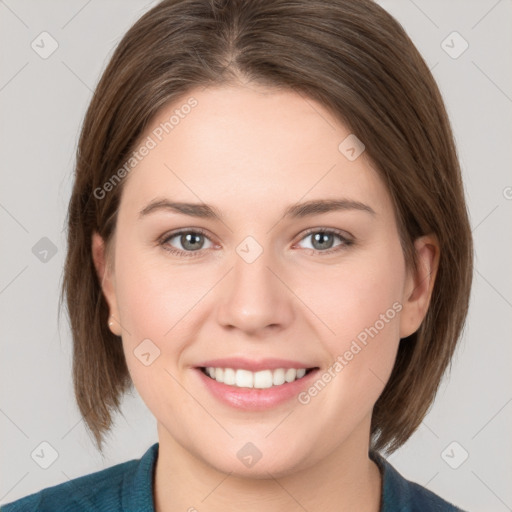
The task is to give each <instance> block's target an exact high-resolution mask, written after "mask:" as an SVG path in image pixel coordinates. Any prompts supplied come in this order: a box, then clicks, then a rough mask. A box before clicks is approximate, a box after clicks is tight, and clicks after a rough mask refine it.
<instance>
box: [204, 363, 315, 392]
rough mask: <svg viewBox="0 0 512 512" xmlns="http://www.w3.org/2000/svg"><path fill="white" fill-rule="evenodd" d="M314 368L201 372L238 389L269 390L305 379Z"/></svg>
mask: <svg viewBox="0 0 512 512" xmlns="http://www.w3.org/2000/svg"><path fill="white" fill-rule="evenodd" d="M317 369H318V367H314V368H276V369H274V370H261V371H257V372H251V371H250V370H242V369H234V368H214V367H212V366H208V367H205V366H202V367H199V370H201V372H203V373H204V374H205V375H206V376H207V377H209V378H210V379H212V380H216V381H217V382H220V383H221V384H226V385H228V386H233V387H237V388H254V389H267V388H271V387H278V386H283V385H286V384H288V383H291V382H295V381H296V380H300V379H302V378H304V377H305V376H306V375H308V374H309V373H311V372H312V371H314V370H317Z"/></svg>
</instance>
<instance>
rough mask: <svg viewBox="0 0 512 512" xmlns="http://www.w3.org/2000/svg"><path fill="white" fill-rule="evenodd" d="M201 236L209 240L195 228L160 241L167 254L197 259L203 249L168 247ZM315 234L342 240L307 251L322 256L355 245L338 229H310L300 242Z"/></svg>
mask: <svg viewBox="0 0 512 512" xmlns="http://www.w3.org/2000/svg"><path fill="white" fill-rule="evenodd" d="M185 233H186V234H190V233H192V234H196V235H197V234H199V235H203V236H205V237H206V238H208V239H209V237H208V235H207V233H206V231H204V230H203V229H201V228H194V229H181V230H179V231H175V232H171V233H169V234H166V235H164V236H163V237H162V238H161V239H160V240H159V242H158V243H159V245H160V246H161V247H162V248H163V249H164V250H165V251H167V252H169V253H170V254H173V255H177V256H184V257H187V258H190V257H196V256H199V255H200V254H201V253H202V251H203V249H200V250H199V251H182V250H181V249H175V248H174V247H170V246H169V245H167V243H168V241H169V240H171V239H173V238H175V237H177V236H179V235H182V234H185ZM313 233H325V234H332V235H336V236H337V237H338V238H339V239H340V240H341V242H342V243H341V244H340V245H337V246H335V247H333V248H331V249H328V250H326V251H319V250H318V249H305V250H307V251H312V252H313V253H315V254H320V255H322V256H324V255H328V254H332V253H335V252H339V251H341V250H343V249H346V248H347V247H350V246H351V245H354V240H351V239H348V238H346V237H345V236H343V234H342V233H343V232H342V231H340V230H337V229H333V228H312V229H309V230H307V231H306V233H305V234H304V235H303V236H302V238H301V239H300V240H299V242H301V241H302V240H303V239H304V238H306V237H307V236H309V235H311V234H313Z"/></svg>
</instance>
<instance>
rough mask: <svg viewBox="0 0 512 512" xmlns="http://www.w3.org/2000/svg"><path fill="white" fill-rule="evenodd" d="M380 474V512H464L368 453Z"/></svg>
mask: <svg viewBox="0 0 512 512" xmlns="http://www.w3.org/2000/svg"><path fill="white" fill-rule="evenodd" d="M370 457H371V458H372V460H374V461H375V462H376V463H377V465H378V466H379V468H380V470H381V474H382V498H381V501H382V507H381V512H464V511H463V510H462V509H461V508H458V507H457V506H456V505H454V504H452V503H450V502H448V501H446V500H444V499H443V498H441V497H440V496H438V495H437V494H435V493H433V492H432V491H430V490H428V489H427V488H425V487H423V486H421V485H419V484H417V483H415V482H411V481H410V480H407V479H406V478H404V477H403V476H402V475H401V474H400V473H399V472H398V471H397V470H396V469H395V468H394V467H393V466H392V465H391V464H390V463H389V462H388V461H387V460H386V459H385V458H384V457H383V456H382V455H381V454H379V453H377V452H370Z"/></svg>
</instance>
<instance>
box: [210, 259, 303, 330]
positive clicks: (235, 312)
mask: <svg viewBox="0 0 512 512" xmlns="http://www.w3.org/2000/svg"><path fill="white" fill-rule="evenodd" d="M280 269H281V267H280V266H279V265H276V262H275V260H273V261H271V258H270V257H268V256H267V253H266V252H265V251H264V252H263V253H262V254H261V255H260V256H259V257H258V258H257V259H256V260H255V261H253V262H248V261H246V260H244V258H243V257H240V256H239V255H236V256H235V258H234V268H233V269H232V270H231V272H229V274H228V276H226V279H225V280H224V284H223V287H222V288H221V289H220V290H219V299H218V301H219V302H218V308H217V315H218V322H219V324H220V325H222V326H223V327H225V328H228V329H239V330H240V331H243V332H245V333H246V334H250V335H252V336H263V335H264V333H265V332H267V331H270V332H272V333H273V334H275V333H276V332H277V331H280V330H283V329H286V328H287V327H288V326H289V325H290V324H291V323H292V321H293V316H294V310H293V303H292V300H293V293H292V292H291V291H290V289H289V285H287V283H286V276H285V275H284V274H285V272H284V271H281V270H282V269H281V270H280Z"/></svg>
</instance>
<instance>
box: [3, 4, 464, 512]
mask: <svg viewBox="0 0 512 512" xmlns="http://www.w3.org/2000/svg"><path fill="white" fill-rule="evenodd" d="M68 228H69V234H68V254H67V260H66V268H65V279H64V285H63V293H64V295H65V297H66V299H67V306H68V311H69V315H70V320H71V327H72V332H73V341H74V354H73V357H74V360H73V376H74V385H75V394H76V398H77V402H78V405H79V407H80V410H81V412H82V414H83V417H84V420H85V422H86V424H87V426H88V428H89V429H90V431H91V433H92V434H93V436H94V439H95V441H96V444H97V446H98V448H99V450H101V449H102V442H103V436H104V434H105V433H106V432H108V430H109V428H110V426H111V423H112V413H113V412H114V411H115V410H116V409H118V408H119V406H120V403H121V402H120V401H121V398H122V395H123V393H124V392H125V391H127V390H128V389H129V388H130V387H131V385H132V384H133V385H134V386H135V388H136V389H137V391H138V392H139V394H140V395H141V397H142V399H143V400H144V402H145V403H146V404H147V406H148V408H149V409H150V411H151V412H152V414H153V415H154V416H155V418H156V420H157V429H158V443H155V444H154V445H153V446H152V447H150V448H149V449H148V451H147V452H146V454H144V456H143V457H142V458H141V459H140V460H132V461H128V462H126V463H123V464H119V465H117V466H114V467H111V468H108V469H106V470H103V471H98V472H96V473H93V474H90V475H85V476H83V477H80V478H76V479H74V480H71V481H70V482H66V483H63V484H60V485H57V486H54V487H51V488H47V489H44V490H42V491H40V492H38V493H35V494H33V495H31V496H28V497H25V498H22V499H20V500H18V501H16V502H13V503H11V504H8V505H4V506H3V507H2V511H5V512H11V511H14V510H39V511H42V510H43V511H44V510H48V511H49V510H109V511H115V510H137V511H157V512H168V511H174V510H190V511H193V510H199V511H203V510H208V511H217V510H223V511H227V510H235V509H237V510H238V509H240V508H243V509H244V510H261V509H262V508H263V507H264V508H265V510H267V511H273V510H290V511H294V510H309V511H315V510H337V511H353V510H361V511H369V512H377V511H382V512H389V511H394V510H401V511H413V510H421V511H422V512H423V511H428V510H436V511H437V510H443V511H453V510H460V509H458V508H457V507H456V506H455V505H453V504H450V503H448V502H447V501H445V500H444V499H442V498H441V497H439V496H437V495H435V494H434V493H432V492H430V491H429V490H427V489H426V488H424V487H422V486H419V485H418V484H415V483H412V482H409V481H408V480H406V479H405V478H404V477H403V476H401V475H400V474H399V473H398V472H397V471H396V470H395V469H394V468H393V467H392V466H391V464H390V463H389V462H387V460H386V459H385V458H384V457H383V455H382V454H381V452H387V453H392V452H393V451H395V450H396V449H397V448H399V447H400V446H401V445H402V444H403V443H405V441H406V440H407V439H408V438H409V437H410V436H411V435H412V434H413V433H414V431H415V430H416V429H417V427H418V426H419V425H420V423H421V421H422V419H423V418H424V416H425V414H426V413H427V411H428V409H429V407H430V405H431V404H432V402H433V399H434V397H435V393H436V391H437V388H438V386H439V383H440V380H441V378H442V376H443V374H444V372H445V370H446V368H447V366H448V364H449V362H450V359H451V357H452V355H453V352H454V350H455V347H456V344H457V341H458V339H459V337H460V334H461V331H462V329H463V326H464V322H465V318H466V314H467V309H468V301H469V294H470V287H471V276H472V240H471V231H470V227H469V222H468V217H467V211H466V205H465V200H464V194H463V188H462V183H461V174H460V168H459V164H458V161H457V156H456V150H455V145H454V141H453V135H452V132H451V128H450V123H449V120H448V118H447V114H446V111H445V108H444V105H443V101H442V98H441V95H440V93H439V90H438V88H437V85H436V83H435V81H434V79H433V77H432V75H431V73H430V71H429V70H428V67H427V66H426V65H425V62H424V61H423V59H422V58H421V56H420V55H419V53H418V51H417V50H416V49H415V47H414V45H413V43H412V42H411V41H410V39H409V38H408V37H407V35H406V34H405V32H404V31H403V29H402V28H401V26H400V25H399V24H398V23H397V22H396V21H395V20H394V19H393V18H392V17H391V16H390V15H389V14H388V13H387V12H386V11H385V10H384V9H382V8H380V7H379V6H378V5H377V4H375V3H373V2H372V1H370V0H348V1H345V0H336V1H332V0H301V1H295V2H290V1H287V0H272V1H263V0H255V1H250V2H249V1H240V0H223V1H215V0H210V1H208V0H189V1H178V0H170V1H169V0H164V1H163V2H161V3H160V4H158V5H157V6H155V7H154V8H153V9H151V10H150V11H149V12H148V13H146V14H145V15H144V16H143V17H142V18H141V19H140V20H139V21H138V22H137V23H136V24H135V25H134V26H133V27H132V28H131V29H130V30H129V32H128V33H127V34H126V35H125V37H124V39H123V40H122V41H121V43H120V44H119V46H118V48H117V50H116V52H115V53H114V55H113V57H112V59H111V61H110V63H109V65H108V67H107V69H106V70H105V72H104V74H103V76H102V78H101V80H100V83H99V84H98V87H97V89H96V93H95V95H94V98H93V99H92V101H91V104H90V107H89V109H88V112H87V115H86V118H85V121H84V125H83V129H82V134H81V138H80V141H79V147H78V152H77V164H76V173H75V182H74V188H73V192H72V197H71V201H70V205H69V224H68ZM194 246H195V247H194Z"/></svg>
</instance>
